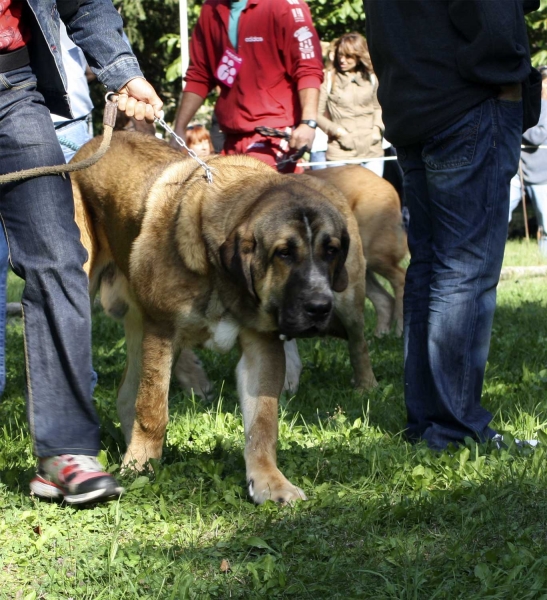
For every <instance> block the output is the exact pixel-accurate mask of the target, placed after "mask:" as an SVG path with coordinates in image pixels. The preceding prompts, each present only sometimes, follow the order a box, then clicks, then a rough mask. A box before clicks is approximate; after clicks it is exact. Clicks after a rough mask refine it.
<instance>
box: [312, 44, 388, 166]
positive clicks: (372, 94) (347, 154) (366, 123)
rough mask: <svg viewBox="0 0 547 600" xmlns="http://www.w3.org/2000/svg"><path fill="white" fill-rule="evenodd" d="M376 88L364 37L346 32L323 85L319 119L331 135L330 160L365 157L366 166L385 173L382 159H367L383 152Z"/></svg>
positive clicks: (328, 152) (382, 154) (380, 118)
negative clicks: (368, 160)
mask: <svg viewBox="0 0 547 600" xmlns="http://www.w3.org/2000/svg"><path fill="white" fill-rule="evenodd" d="M377 88H378V80H377V79H376V76H375V75H374V72H373V70H372V63H371V61H370V55H369V53H368V47H367V43H366V41H365V38H363V36H362V35H360V34H358V33H346V34H344V35H343V36H342V37H340V38H339V39H338V41H337V42H336V45H335V55H334V67H333V68H332V69H330V70H328V71H327V73H326V75H325V81H324V82H323V85H322V87H321V93H320V96H319V111H318V115H319V116H318V118H317V123H318V124H319V127H320V128H321V129H322V130H323V131H324V132H325V133H326V134H327V135H328V136H329V144H328V149H327V160H329V161H344V160H348V159H362V160H363V166H366V167H367V168H369V169H371V170H372V171H374V172H375V173H377V174H378V175H380V176H382V173H383V169H384V163H383V161H379V160H373V161H370V162H367V159H369V158H374V157H382V156H384V151H383V149H382V132H383V129H384V125H383V123H382V111H381V109H380V105H379V104H378V99H377V97H376V90H377ZM333 166H334V165H333Z"/></svg>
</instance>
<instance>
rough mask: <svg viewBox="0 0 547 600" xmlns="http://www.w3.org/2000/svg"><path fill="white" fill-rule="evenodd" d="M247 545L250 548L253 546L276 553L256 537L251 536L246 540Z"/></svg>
mask: <svg viewBox="0 0 547 600" xmlns="http://www.w3.org/2000/svg"><path fill="white" fill-rule="evenodd" d="M245 543H246V544H247V545H248V546H252V547H253V548H262V549H264V550H271V551H272V552H275V550H274V549H273V548H271V547H270V546H268V544H267V543H266V542H265V541H264V540H263V539H261V538H259V537H256V536H254V535H253V536H251V537H250V538H247V539H246V540H245Z"/></svg>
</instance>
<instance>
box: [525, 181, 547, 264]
mask: <svg viewBox="0 0 547 600" xmlns="http://www.w3.org/2000/svg"><path fill="white" fill-rule="evenodd" d="M524 187H525V189H526V194H527V196H528V198H530V201H531V202H532V205H533V206H534V212H535V214H536V221H537V224H538V244H539V251H540V252H541V255H542V256H543V257H544V258H547V184H546V183H542V184H533V185H532V184H528V185H525V186H524Z"/></svg>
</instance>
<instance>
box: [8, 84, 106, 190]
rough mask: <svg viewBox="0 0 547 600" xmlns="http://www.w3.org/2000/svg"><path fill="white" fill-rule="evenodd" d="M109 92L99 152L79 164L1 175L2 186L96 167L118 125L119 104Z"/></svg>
mask: <svg viewBox="0 0 547 600" xmlns="http://www.w3.org/2000/svg"><path fill="white" fill-rule="evenodd" d="M111 93H112V92H109V93H108V94H106V96H105V100H106V104H105V107H104V116H103V127H104V133H103V139H102V141H101V145H100V146H99V148H98V150H97V152H95V154H93V155H91V156H90V157H88V158H86V159H84V160H80V161H78V162H71V163H70V164H68V165H67V164H63V165H52V166H47V167H34V168H32V169H25V170H23V171H15V172H14V173H6V174H5V175H0V185H2V184H4V183H11V182H13V181H21V180H23V179H32V178H33V177H41V176H43V175H64V174H65V173H73V172H74V171H81V170H82V169H86V168H87V167H90V166H91V165H94V164H95V163H96V162H97V161H98V160H99V159H100V158H102V157H103V156H104V155H105V154H106V151H107V150H108V148H109V147H110V141H111V140H112V132H113V130H114V125H115V124H116V113H117V110H118V107H117V103H115V102H112V101H111V100H110V99H109V95H110V94H111Z"/></svg>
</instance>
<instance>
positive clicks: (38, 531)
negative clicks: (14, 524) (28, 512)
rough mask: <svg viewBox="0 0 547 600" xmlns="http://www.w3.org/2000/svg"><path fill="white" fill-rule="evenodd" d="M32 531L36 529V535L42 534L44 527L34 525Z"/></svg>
mask: <svg viewBox="0 0 547 600" xmlns="http://www.w3.org/2000/svg"><path fill="white" fill-rule="evenodd" d="M32 531H34V533H35V534H36V535H42V528H41V527H40V525H36V527H33V528H32Z"/></svg>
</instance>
